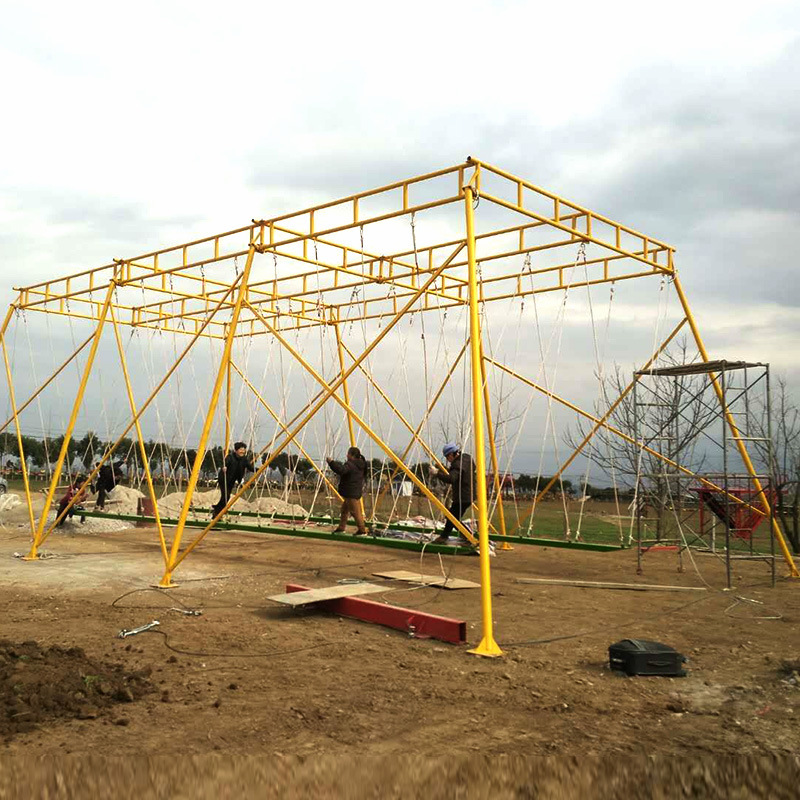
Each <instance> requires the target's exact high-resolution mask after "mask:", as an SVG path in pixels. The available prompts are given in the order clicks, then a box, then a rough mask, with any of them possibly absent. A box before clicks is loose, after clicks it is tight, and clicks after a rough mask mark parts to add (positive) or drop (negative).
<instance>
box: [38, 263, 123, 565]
mask: <svg viewBox="0 0 800 800" xmlns="http://www.w3.org/2000/svg"><path fill="white" fill-rule="evenodd" d="M116 286H117V276H116V274H115V275H114V277H113V278H112V279H111V281H110V282H109V284H108V291H107V292H106V299H105V302H104V303H103V307H102V308H101V309H100V318H99V319H98V320H97V328H96V329H95V332H94V338H93V339H92V344H91V347H90V348H89V355H88V356H87V357H86V365H85V366H84V368H83V374H82V375H81V382H80V384H79V386H78V393H77V395H76V396H75V403H74V404H73V406H72V413H71V414H70V417H69V422H67V429H66V431H64V444H62V445H61V452H60V453H59V454H58V459H57V460H56V466H55V469H54V470H53V478H52V480H51V481H50V488H49V489H48V490H47V496H46V497H45V500H44V507H43V508H42V515H41V517H39V525H38V527H37V528H36V533H35V534H34V537H33V542H32V544H31V549H30V552H29V553H28V555H27V556H26V558H27V559H28V560H31V561H33V560H35V559H37V558H38V557H39V556H38V555H37V552H36V551H37V549H38V547H39V544H40V542H41V539H42V534H43V533H44V527H45V525H46V524H47V514H48V513H49V511H50V506H51V505H52V504H53V495H55V493H56V487H57V486H58V481H59V479H60V478H61V470H62V469H63V467H64V461H65V460H66V458H67V453H68V452H69V442H70V438H71V437H72V431H73V430H75V423H76V422H77V421H78V414H79V413H80V410H81V405H82V403H83V395H84V394H85V392H86V384H87V383H88V382H89V375H91V373H92V366H93V365H94V359H95V356H96V355H97V348H98V346H99V344H100V337H101V336H102V335H103V326H104V325H105V322H106V317H107V316H108V309H109V308H110V307H111V300H112V299H113V297H114V289H116Z"/></svg>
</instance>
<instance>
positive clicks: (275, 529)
mask: <svg viewBox="0 0 800 800" xmlns="http://www.w3.org/2000/svg"><path fill="white" fill-rule="evenodd" d="M194 511H195V512H198V511H202V510H201V509H194ZM76 514H77V515H78V516H82V517H96V518H98V519H119V520H124V521H125V522H137V523H141V522H144V523H147V524H149V525H155V522H156V519H155V517H146V516H138V515H134V514H106V513H104V512H103V513H101V512H99V511H81V512H76ZM229 514H230V515H231V516H239V517H245V516H246V517H260V518H261V519H285V520H287V521H296V520H299V519H300V518H298V517H291V516H287V515H284V514H274V515H273V514H271V515H266V514H261V515H259V514H256V513H254V512H252V511H239V512H235V511H234V512H229ZM310 519H311V520H312V521H316V520H319V521H320V522H322V523H328V524H332V523H331V520H330V519H328V518H314V517H311V518H310ZM161 524H162V525H166V526H167V527H173V526H175V525H177V524H178V520H176V519H170V518H166V517H162V518H161ZM207 524H208V521H207V520H193V519H190V520H187V521H186V527H187V528H205V527H206V525H207ZM392 527H393V528H395V529H396V530H406V531H410V532H414V533H420V532H421V533H431V530H430V529H429V528H421V527H416V526H410V525H402V526H401V525H398V526H392ZM214 530H225V531H245V532H247V533H270V534H276V535H279V536H299V537H302V538H306V539H323V540H328V541H333V542H351V543H352V542H355V543H356V544H372V545H379V546H381V547H392V548H396V549H399V550H413V551H415V552H420V551H421V550H422V549H423V548H424V549H425V551H426V552H428V553H449V554H456V553H459V554H470V553H473V552H474V550H473V548H472V547H468V546H466V545H464V546H458V545H443V544H433V543H429V544H425V543H423V542H410V541H406V540H405V539H392V538H389V537H386V536H378V535H370V536H354V535H353V534H350V533H334V532H333V531H324V530H320V529H317V528H302V527H291V528H290V527H286V526H283V525H245V524H242V523H239V522H223V521H220V522H217V523H216V524H215V525H214ZM489 538H490V539H491V540H492V541H495V542H508V543H509V544H512V545H533V546H535V547H559V548H566V549H568V550H594V551H596V552H608V551H612V550H621V549H622V548H621V547H620V546H619V545H613V544H594V543H592V542H567V541H564V540H563V539H538V538H535V537H532V536H500V535H497V534H490V535H489Z"/></svg>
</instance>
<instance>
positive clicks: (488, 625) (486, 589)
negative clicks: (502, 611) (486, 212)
mask: <svg viewBox="0 0 800 800" xmlns="http://www.w3.org/2000/svg"><path fill="white" fill-rule="evenodd" d="M472 202H473V189H472V186H469V185H468V186H465V187H464V210H465V214H466V226H467V263H468V267H469V336H470V355H471V361H472V426H473V431H474V435H475V470H476V472H477V476H476V477H477V481H476V483H477V494H478V497H477V504H476V505H477V508H478V541H479V544H480V567H481V612H482V615H483V638H482V639H481V642H480V644H479V645H478V646H477V647H476V648H475V649H474V650H470V653H474V654H475V655H479V656H501V655H502V654H503V651H502V650H501V649H500V647H499V646H498V644H497V642H495V640H494V630H493V628H494V624H493V620H492V577H491V568H490V566H489V520H488V509H487V507H486V459H485V457H484V446H485V444H484V433H483V397H482V392H481V362H482V360H483V358H482V356H483V352H482V348H481V323H480V317H479V316H478V270H477V265H476V263H475V217H474V211H473V207H472Z"/></svg>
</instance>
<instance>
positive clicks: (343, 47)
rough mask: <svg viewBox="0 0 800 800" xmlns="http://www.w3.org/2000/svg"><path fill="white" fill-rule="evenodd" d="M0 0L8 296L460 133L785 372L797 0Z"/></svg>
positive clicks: (797, 147) (793, 294) (0, 184)
mask: <svg viewBox="0 0 800 800" xmlns="http://www.w3.org/2000/svg"><path fill="white" fill-rule="evenodd" d="M0 6H1V7H2V21H3V24H2V26H0V70H1V71H2V74H3V76H4V80H3V109H4V112H5V113H4V114H3V121H2V125H0V300H2V301H3V302H9V301H11V300H12V299H13V293H12V286H16V285H20V284H26V283H32V282H34V281H37V280H44V279H46V278H48V277H51V276H54V275H59V274H64V273H67V272H71V271H75V270H77V269H82V268H87V267H91V266H96V265H100V264H103V263H106V262H108V261H109V260H110V258H112V257H126V256H128V257H130V256H132V255H135V254H137V253H140V252H146V251H147V250H149V249H153V248H156V247H158V246H164V245H167V244H172V243H177V242H181V241H185V240H187V239H189V238H191V237H194V236H195V235H198V234H201V235H202V234H208V233H212V232H215V231H220V230H227V229H229V228H232V227H236V226H238V225H242V224H246V223H247V222H248V221H249V220H250V219H251V218H253V217H257V218H258V217H269V216H270V215H273V214H275V213H279V212H282V211H286V210H289V209H292V208H297V207H302V206H303V205H307V204H311V203H317V202H322V201H324V200H326V199H329V198H332V197H335V196H338V195H344V194H348V193H350V192H353V191H357V190H360V189H364V188H369V187H371V186H375V185H379V184H381V183H385V182H389V181H392V180H395V179H399V178H402V177H406V176H409V175H414V174H418V173H422V172H426V171H429V170H432V169H435V168H438V167H440V166H445V165H449V164H454V163H457V162H460V161H462V160H463V159H464V158H465V157H466V156H467V155H474V156H476V157H479V158H481V159H483V160H485V161H489V162H492V163H496V164H498V165H499V166H502V167H504V168H506V169H508V170H510V171H512V172H514V173H516V174H519V175H522V176H524V177H526V178H528V179H530V180H532V181H534V182H535V183H538V184H539V185H543V186H546V187H548V188H551V189H553V190H554V191H557V192H558V193H560V194H562V195H563V196H565V197H568V198H571V199H574V200H575V201H577V202H579V203H582V204H584V205H587V206H589V207H590V208H593V209H595V210H597V211H599V212H601V213H605V214H607V215H608V216H610V217H612V218H615V219H619V220H621V221H623V222H625V223H627V224H629V225H631V226H632V227H635V228H638V229H640V230H644V231H646V232H648V233H649V234H651V235H652V236H654V237H657V238H660V239H662V240H664V241H667V242H669V243H670V244H672V245H674V246H675V247H676V248H677V249H678V254H677V264H678V266H679V269H680V274H681V278H682V280H683V282H684V284H685V287H686V290H687V292H688V294H689V297H690V300H691V302H692V305H693V307H694V310H695V312H696V314H697V317H698V320H699V322H700V324H701V327H702V330H703V333H704V335H705V337H706V340H707V344H708V346H709V349H710V350H711V353H712V356H713V357H727V358H739V357H746V358H751V359H758V360H762V361H770V362H771V363H772V365H773V368H774V369H776V370H778V371H780V372H781V373H783V374H785V375H786V376H787V377H788V378H789V379H790V380H791V381H792V383H793V384H794V385H795V386H797V385H798V383H800V380H799V379H800V352H798V348H797V346H796V345H797V341H798V333H800V315H798V305H799V304H800V279H798V271H797V268H796V266H795V262H796V259H797V256H796V247H797V230H798V222H800V218H799V217H800V133H798V132H799V131H800V91H798V76H800V40H799V39H798V35H799V34H800V5H799V4H798V3H796V2H760V3H730V2H726V3H723V2H702V1H700V0H693V1H692V2H684V0H673V2H670V3H663V4H653V3H642V2H618V3H614V2H612V3H584V2H578V1H577V0H576V2H573V3H569V4H566V5H562V6H558V5H556V4H551V3H532V2H494V3H492V2H464V0H461V2H430V0H429V1H428V2H413V1H412V2H404V3H400V4H391V5H390V4H381V3H375V2H372V3H317V2H305V3H297V4H282V5H281V6H270V5H268V4H264V3H242V2H235V1H229V2H227V3H221V4H214V5H213V8H207V7H206V6H204V5H203V4H198V3H189V2H186V3H179V2H166V1H165V0H160V1H159V2H158V3H152V2H138V3H135V4H127V5H119V4H109V3H86V2H73V3H55V2H40V3H36V4H32V3H31V4H20V3H7V2H2V3H0ZM626 355H627V354H626ZM626 368H627V367H626Z"/></svg>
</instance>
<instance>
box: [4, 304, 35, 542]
mask: <svg viewBox="0 0 800 800" xmlns="http://www.w3.org/2000/svg"><path fill="white" fill-rule="evenodd" d="M13 315H14V306H13V305H12V306H9V308H8V314H6V318H5V320H4V321H3V327H2V329H0V344H2V346H3V360H4V361H5V365H6V378H7V380H8V398H9V400H10V401H11V413H12V414H13V416H14V427H15V428H16V430H17V449H18V450H19V464H20V467H21V469H22V483H23V486H24V487H25V502H26V503H27V504H28V519H29V520H30V523H31V536H33V535H34V533H35V532H36V520H35V519H34V517H33V504H32V503H31V486H30V482H29V481H28V465H27V464H26V463H25V448H24V447H23V446H22V429H21V428H20V424H19V411H18V409H17V399H16V396H15V394H14V380H13V378H12V376H11V362H10V361H9V359H8V348H7V347H6V330H7V329H8V325H9V323H10V322H11V317H12V316H13Z"/></svg>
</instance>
